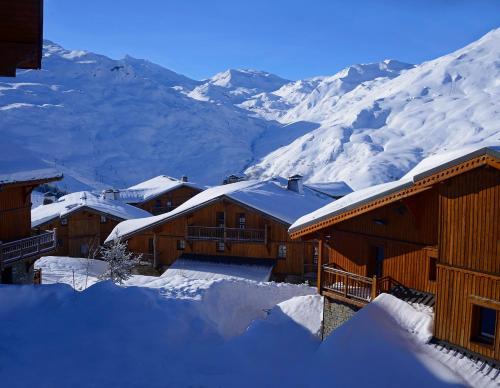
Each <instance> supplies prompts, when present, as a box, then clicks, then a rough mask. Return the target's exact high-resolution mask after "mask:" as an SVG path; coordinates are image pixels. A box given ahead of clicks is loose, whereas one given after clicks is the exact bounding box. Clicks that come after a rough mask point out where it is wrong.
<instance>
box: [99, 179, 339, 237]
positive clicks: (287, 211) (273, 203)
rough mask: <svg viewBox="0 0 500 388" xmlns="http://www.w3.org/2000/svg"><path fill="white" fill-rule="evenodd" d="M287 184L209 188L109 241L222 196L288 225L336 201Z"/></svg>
mask: <svg viewBox="0 0 500 388" xmlns="http://www.w3.org/2000/svg"><path fill="white" fill-rule="evenodd" d="M283 181H285V182H286V180H284V179H269V180H264V181H257V180H248V181H241V182H236V183H231V184H227V185H221V186H215V187H212V188H209V189H207V190H205V191H202V192H201V193H199V194H197V195H195V196H194V197H192V198H191V199H189V200H188V201H186V202H184V203H183V204H182V205H180V206H179V207H177V208H176V209H174V210H172V211H171V212H168V213H165V214H160V215H158V216H153V217H148V218H142V219H135V220H128V221H123V222H121V223H120V224H118V225H117V226H116V227H115V229H114V230H113V232H111V234H110V236H109V237H108V239H107V240H106V241H110V240H113V239H114V238H115V237H116V236H118V237H124V236H130V235H131V234H134V233H136V232H138V231H140V230H144V229H146V228H149V227H152V226H154V225H158V224H162V223H164V222H167V221H169V220H171V219H174V218H176V217H178V216H180V215H182V214H185V213H187V212H191V211H193V210H194V209H196V208H200V207H203V206H205V205H207V204H209V203H212V202H214V201H216V200H218V199H220V198H221V197H225V198H228V199H231V200H233V201H235V202H239V203H241V204H243V205H245V206H248V207H251V208H253V209H256V210H257V211H260V212H262V213H265V214H267V215H269V216H271V217H273V218H275V219H277V220H279V221H281V222H283V223H285V224H288V225H289V224H291V223H293V222H294V221H295V220H296V219H297V218H299V217H300V216H302V215H304V214H306V213H308V212H311V211H313V210H316V209H318V208H320V207H321V206H324V205H326V204H327V203H329V202H331V201H332V198H330V197H329V196H327V195H324V194H321V193H318V192H316V191H314V190H311V189H309V188H307V187H304V193H303V194H299V193H296V192H295V191H292V190H288V189H287V188H286V184H285V185H284V184H283Z"/></svg>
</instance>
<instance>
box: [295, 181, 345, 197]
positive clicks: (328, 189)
mask: <svg viewBox="0 0 500 388" xmlns="http://www.w3.org/2000/svg"><path fill="white" fill-rule="evenodd" d="M304 185H305V186H307V187H309V188H311V189H313V190H316V191H319V192H320V193H323V194H326V195H329V196H330V197H334V198H339V197H344V196H346V195H347V194H349V193H352V188H351V187H350V186H349V185H348V184H347V183H345V182H343V181H340V182H317V183H305V184H304Z"/></svg>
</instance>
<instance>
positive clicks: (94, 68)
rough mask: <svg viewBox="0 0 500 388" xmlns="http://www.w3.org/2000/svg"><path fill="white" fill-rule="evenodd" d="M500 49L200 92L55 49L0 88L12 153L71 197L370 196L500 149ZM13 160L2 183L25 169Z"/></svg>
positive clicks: (205, 85)
mask: <svg viewBox="0 0 500 388" xmlns="http://www.w3.org/2000/svg"><path fill="white" fill-rule="evenodd" d="M499 42H500V29H497V30H493V31H491V32H490V33H488V34H486V35H485V36H484V37H483V38H481V39H479V40H478V41H476V42H473V43H471V44H470V45H468V46H466V47H464V48H462V49H460V50H457V51H456V52H455V53H451V54H448V55H445V56H443V57H440V58H437V59H435V60H432V61H427V62H424V63H422V64H419V65H411V64H406V63H403V62H399V61H397V60H384V61H381V62H378V63H372V64H358V65H352V66H349V67H347V68H345V69H343V70H341V71H340V72H338V73H336V74H334V75H330V76H319V77H313V78H309V79H306V80H296V81H289V80H286V79H284V78H281V77H279V76H277V75H274V74H271V73H268V72H265V71H259V70H251V69H228V70H226V71H223V72H220V73H218V74H216V75H214V76H213V77H210V78H208V79H206V80H201V81H198V80H193V79H191V78H189V77H186V76H184V75H182V74H178V73H176V72H173V71H171V70H168V69H165V68H163V67H162V66H160V65H157V64H154V63H152V62H149V61H147V60H143V59H136V58H133V57H130V56H126V57H124V58H122V59H119V60H113V59H110V58H108V57H106V56H103V55H99V54H94V53H91V52H88V51H83V50H66V49H64V48H63V47H61V46H59V45H57V44H56V43H53V42H50V41H46V42H45V46H44V60H43V68H42V70H40V71H21V72H19V74H18V77H17V78H16V79H6V78H0V126H1V128H2V135H3V136H4V139H5V143H4V144H8V146H7V145H4V148H7V147H9V148H10V149H15V150H16V154H20V155H26V158H27V160H29V161H30V163H24V165H28V164H29V165H32V164H36V163H37V162H38V163H39V164H41V165H44V166H46V165H50V166H53V167H56V168H59V169H61V170H63V172H65V173H66V177H67V178H66V179H65V181H66V185H67V187H65V189H70V190H71V189H88V188H103V187H108V186H114V187H126V186H129V185H130V184H134V183H137V182H138V181H142V180H145V179H147V178H150V177H152V176H154V175H160V174H168V175H173V176H180V175H183V174H186V175H189V176H190V177H191V178H192V179H193V180H196V181H198V183H202V184H217V183H220V182H221V181H222V179H223V178H224V176H225V175H227V174H230V173H241V172H243V171H246V173H247V174H248V175H249V176H251V177H269V176H274V175H282V176H287V175H292V174H295V173H301V174H303V175H304V176H305V178H306V180H309V181H311V182H321V181H329V180H344V181H346V182H348V183H349V184H351V185H352V186H353V187H354V188H362V187H365V186H367V185H370V184H374V183H381V182H383V181H387V180H390V179H396V178H398V177H400V176H401V175H403V174H404V173H405V172H406V171H407V170H408V169H410V168H411V167H412V166H413V165H415V164H416V163H417V162H418V161H419V160H420V159H421V158H423V157H425V156H428V155H429V154H432V153H435V152H439V151H440V150H444V149H450V148H454V147H463V146H466V145H469V144H476V143H480V142H492V141H493V142H494V141H499V136H498V134H499V131H500V129H499V128H498V125H497V124H495V123H496V122H498V119H499V118H500V113H499V112H498V111H497V110H496V109H495V107H494V105H495V104H494V101H499V100H500V92H499V89H500V86H499V85H500V83H499V82H498V79H500V75H499V72H500V71H499V68H500V65H498V64H499V63H500V53H499V51H500V50H499V49H498V47H499V46H500V44H498V43H499ZM452 127H453V129H450V128H452ZM0 148H1V146H0ZM2 154H3V156H1V155H0V169H2V170H8V169H9V168H16V166H19V165H20V164H21V165H22V164H23V162H22V161H19V160H18V158H17V159H16V158H13V157H12V152H10V153H2ZM9 155H10V156H9ZM14 159H16V160H17V161H14Z"/></svg>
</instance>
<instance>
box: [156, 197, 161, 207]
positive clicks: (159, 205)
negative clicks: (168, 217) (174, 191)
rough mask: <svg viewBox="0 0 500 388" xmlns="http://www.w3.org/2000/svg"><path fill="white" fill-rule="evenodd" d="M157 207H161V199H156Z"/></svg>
mask: <svg viewBox="0 0 500 388" xmlns="http://www.w3.org/2000/svg"><path fill="white" fill-rule="evenodd" d="M155 207H161V199H157V200H156V201H155Z"/></svg>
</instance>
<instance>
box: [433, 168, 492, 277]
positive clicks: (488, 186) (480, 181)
mask: <svg viewBox="0 0 500 388" xmlns="http://www.w3.org/2000/svg"><path fill="white" fill-rule="evenodd" d="M439 205H440V217H439V218H440V222H441V226H440V244H439V261H440V262H441V263H443V264H449V265H453V266H456V267H463V268H468V269H472V270H477V271H482V272H488V273H492V274H500V254H499V246H500V236H499V233H500V227H499V224H500V171H499V170H497V169H494V168H492V167H482V168H478V169H476V170H473V171H469V172H466V173H464V174H462V175H460V176H457V177H454V178H452V179H450V180H448V181H446V182H444V183H442V184H441V185H439Z"/></svg>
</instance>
